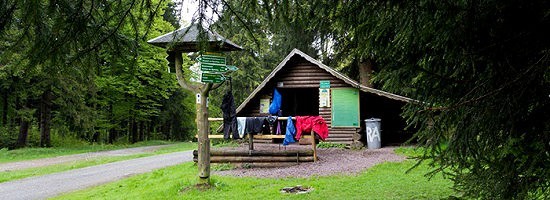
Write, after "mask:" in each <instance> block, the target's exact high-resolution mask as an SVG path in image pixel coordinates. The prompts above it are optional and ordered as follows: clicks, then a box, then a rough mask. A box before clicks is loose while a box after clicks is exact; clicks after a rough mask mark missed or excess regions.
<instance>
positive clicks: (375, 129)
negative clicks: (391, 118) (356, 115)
mask: <svg viewBox="0 0 550 200" xmlns="http://www.w3.org/2000/svg"><path fill="white" fill-rule="evenodd" d="M381 121H382V120H381V119H378V118H370V119H365V129H366V130H365V134H366V135H367V147H368V149H379V148H380V147H381V146H382V141H381V137H380V133H381V130H380V124H381Z"/></svg>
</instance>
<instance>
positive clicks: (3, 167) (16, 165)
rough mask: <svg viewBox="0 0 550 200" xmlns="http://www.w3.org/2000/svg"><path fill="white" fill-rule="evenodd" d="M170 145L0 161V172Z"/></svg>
mask: <svg viewBox="0 0 550 200" xmlns="http://www.w3.org/2000/svg"><path fill="white" fill-rule="evenodd" d="M167 146H170V145H156V146H147V147H134V148H127V149H119V150H111V151H98V152H90V153H81V154H74V155H67V156H57V157H53V158H42V159H35V160H25V161H19V162H11V163H0V172H5V171H12V170H21V169H27V168H33V167H44V166H48V165H55V164H61V163H66V162H71V161H76V160H85V159H90V158H97V157H106V156H128V155H134V154H139V153H147V152H153V151H155V150H157V149H160V148H162V147H167Z"/></svg>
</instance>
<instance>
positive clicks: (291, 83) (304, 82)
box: [237, 56, 359, 145]
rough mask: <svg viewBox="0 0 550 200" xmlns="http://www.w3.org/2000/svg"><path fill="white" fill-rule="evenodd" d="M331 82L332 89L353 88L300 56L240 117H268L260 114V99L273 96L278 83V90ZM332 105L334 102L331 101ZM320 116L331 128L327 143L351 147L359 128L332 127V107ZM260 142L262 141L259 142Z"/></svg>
mask: <svg viewBox="0 0 550 200" xmlns="http://www.w3.org/2000/svg"><path fill="white" fill-rule="evenodd" d="M322 80H329V81H330V87H331V88H345V87H351V85H349V84H347V83H346V82H344V81H343V80H341V79H339V78H338V77H335V76H333V75H332V74H330V73H328V72H327V71H325V70H324V69H322V68H320V67H318V66H316V65H314V64H313V63H311V62H309V61H307V60H306V59H304V58H302V57H300V56H294V57H293V58H291V59H290V60H289V61H288V62H287V66H284V67H283V68H282V69H281V70H280V71H279V72H278V73H277V74H276V75H275V76H274V77H273V78H272V79H271V80H270V82H269V83H268V84H266V86H265V87H264V88H263V89H262V90H261V91H260V92H258V93H257V94H256V95H255V97H254V98H253V99H252V100H251V101H250V102H249V103H248V105H246V106H245V107H244V108H243V109H242V110H241V112H240V113H237V115H238V116H267V114H260V107H259V105H260V98H261V97H262V96H271V95H272V93H273V88H274V87H276V84H277V82H283V86H282V87H277V88H317V89H318V88H319V82H320V81H322ZM283 98H284V97H283ZM331 103H332V100H331ZM319 115H320V116H322V117H323V119H325V121H326V122H327V125H328V126H329V137H328V138H327V139H326V141H327V142H332V143H340V144H346V145H351V144H352V143H353V141H354V140H353V137H354V136H353V135H354V134H357V132H358V130H359V128H349V127H346V128H343V127H331V122H332V109H331V107H323V108H319ZM258 142H260V141H258Z"/></svg>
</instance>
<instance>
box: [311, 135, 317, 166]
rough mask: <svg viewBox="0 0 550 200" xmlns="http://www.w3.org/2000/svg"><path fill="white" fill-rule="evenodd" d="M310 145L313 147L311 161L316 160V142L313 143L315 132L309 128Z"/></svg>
mask: <svg viewBox="0 0 550 200" xmlns="http://www.w3.org/2000/svg"><path fill="white" fill-rule="evenodd" d="M311 145H312V147H313V162H317V144H315V133H314V132H313V130H311Z"/></svg>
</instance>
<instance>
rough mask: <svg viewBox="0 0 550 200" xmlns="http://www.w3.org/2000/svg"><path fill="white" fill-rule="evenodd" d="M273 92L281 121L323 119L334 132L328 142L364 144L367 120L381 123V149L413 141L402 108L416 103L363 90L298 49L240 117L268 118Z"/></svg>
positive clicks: (245, 104) (252, 96)
mask: <svg viewBox="0 0 550 200" xmlns="http://www.w3.org/2000/svg"><path fill="white" fill-rule="evenodd" d="M274 88H277V90H278V91H279V92H280V93H281V95H282V106H281V110H282V116H322V117H323V118H324V120H325V121H326V122H327V125H328V127H329V137H328V138H327V141H328V142H332V143H341V144H346V145H352V144H354V145H356V144H358V143H359V142H361V140H363V142H364V141H365V139H364V138H365V137H364V135H365V133H364V131H362V130H364V126H365V125H364V121H363V120H365V119H368V118H380V119H381V120H382V134H381V137H382V145H388V144H395V143H402V142H404V141H406V140H407V139H409V138H410V137H411V133H407V132H405V131H404V128H405V122H404V120H403V119H402V118H401V117H400V113H401V108H402V106H403V105H405V104H406V103H407V102H410V101H412V100H411V99H409V98H407V97H403V96H399V95H396V94H392V93H389V92H385V91H382V90H377V89H374V88H370V87H367V86H364V85H361V84H359V83H358V82H356V81H354V80H352V79H350V78H349V77H346V76H345V75H343V74H341V73H339V72H337V71H335V70H334V69H332V68H330V67H328V66H326V65H324V64H323V63H321V62H319V61H317V60H315V59H313V58H312V57H310V56H308V55H307V54H305V53H303V52H302V51H300V50H298V49H294V50H292V52H290V54H288V56H286V58H285V59H284V60H283V61H282V62H281V63H280V64H279V65H278V66H277V67H276V68H275V69H274V70H273V71H272V72H271V73H270V74H269V75H268V76H267V77H266V78H265V80H264V81H263V82H262V83H261V84H260V85H259V86H258V87H257V88H256V89H255V90H254V91H253V92H252V93H251V94H250V96H248V97H247V98H246V99H245V100H244V102H243V103H242V104H241V105H240V106H239V107H238V108H237V116H246V117H259V116H267V115H268V114H267V113H266V108H265V106H269V105H266V104H269V99H270V98H271V96H272V95H273V90H274ZM360 144H362V143H360Z"/></svg>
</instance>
